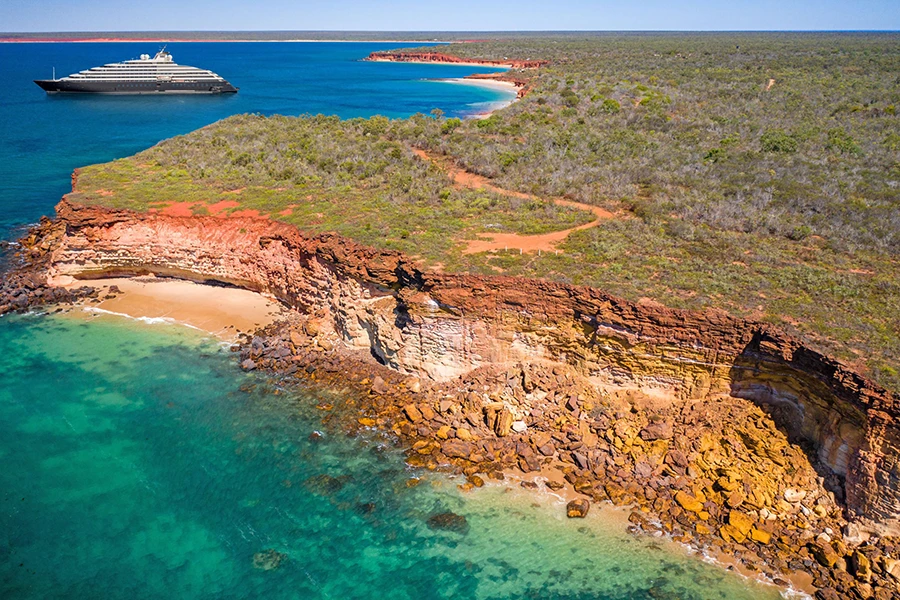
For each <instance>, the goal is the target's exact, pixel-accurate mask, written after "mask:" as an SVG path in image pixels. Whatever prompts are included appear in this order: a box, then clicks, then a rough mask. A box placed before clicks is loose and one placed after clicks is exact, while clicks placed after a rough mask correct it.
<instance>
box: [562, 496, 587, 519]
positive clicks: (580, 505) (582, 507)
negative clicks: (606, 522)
mask: <svg viewBox="0 0 900 600" xmlns="http://www.w3.org/2000/svg"><path fill="white" fill-rule="evenodd" d="M590 509H591V503H590V501H589V500H585V499H584V498H579V499H578V500H572V501H571V502H569V503H568V504H566V516H567V517H569V518H570V519H573V518H579V519H583V518H584V517H586V516H587V514H588V511H589V510H590Z"/></svg>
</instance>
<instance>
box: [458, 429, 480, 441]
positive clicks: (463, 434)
mask: <svg viewBox="0 0 900 600" xmlns="http://www.w3.org/2000/svg"><path fill="white" fill-rule="evenodd" d="M456 437H457V438H459V439H461V440H462V441H464V442H471V441H472V440H474V439H475V436H474V435H472V432H471V431H469V430H468V429H466V428H465V427H460V428H458V429H457V430H456Z"/></svg>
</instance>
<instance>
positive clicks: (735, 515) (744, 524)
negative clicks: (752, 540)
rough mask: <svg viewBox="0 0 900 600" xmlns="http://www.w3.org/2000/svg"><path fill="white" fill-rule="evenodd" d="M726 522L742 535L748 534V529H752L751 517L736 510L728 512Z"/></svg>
mask: <svg viewBox="0 0 900 600" xmlns="http://www.w3.org/2000/svg"><path fill="white" fill-rule="evenodd" d="M728 524H729V525H731V526H732V527H734V528H735V529H736V530H738V531H739V532H741V535H742V536H744V537H747V536H748V535H750V530H751V529H753V519H751V518H750V517H748V516H747V515H745V514H744V513H742V512H739V511H736V510H732V511H731V512H730V513H728Z"/></svg>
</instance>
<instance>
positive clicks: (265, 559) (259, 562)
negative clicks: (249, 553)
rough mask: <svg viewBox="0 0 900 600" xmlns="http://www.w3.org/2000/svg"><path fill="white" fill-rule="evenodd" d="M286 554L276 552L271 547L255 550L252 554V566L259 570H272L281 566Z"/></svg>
mask: <svg viewBox="0 0 900 600" xmlns="http://www.w3.org/2000/svg"><path fill="white" fill-rule="evenodd" d="M286 558H287V554H284V553H281V552H278V551H277V550H274V549H272V548H270V549H268V550H263V551H262V552H257V553H256V554H254V555H253V568H254V569H259V570H261V571H274V570H275V569H277V568H278V567H280V566H281V563H282V562H283V561H284V559H286Z"/></svg>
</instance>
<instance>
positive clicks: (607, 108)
mask: <svg viewBox="0 0 900 600" xmlns="http://www.w3.org/2000/svg"><path fill="white" fill-rule="evenodd" d="M600 110H602V111H603V112H605V113H609V114H611V115H614V114H616V113H618V112H619V111H620V110H622V105H620V104H619V103H618V102H616V101H615V100H613V99H612V98H607V99H606V100H604V101H603V104H601V105H600Z"/></svg>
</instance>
